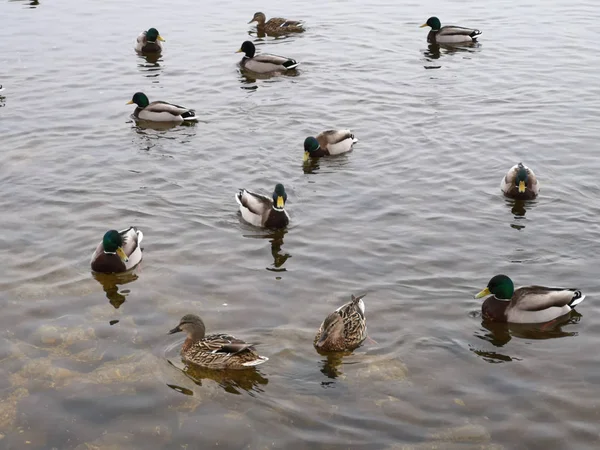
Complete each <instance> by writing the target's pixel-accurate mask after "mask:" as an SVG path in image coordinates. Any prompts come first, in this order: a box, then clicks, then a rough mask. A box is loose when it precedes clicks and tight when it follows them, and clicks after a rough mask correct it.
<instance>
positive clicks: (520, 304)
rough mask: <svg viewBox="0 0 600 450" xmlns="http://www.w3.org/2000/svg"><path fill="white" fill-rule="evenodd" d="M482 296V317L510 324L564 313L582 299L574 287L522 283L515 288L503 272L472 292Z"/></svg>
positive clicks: (543, 320)
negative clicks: (476, 291)
mask: <svg viewBox="0 0 600 450" xmlns="http://www.w3.org/2000/svg"><path fill="white" fill-rule="evenodd" d="M485 296H490V297H488V298H486V299H485V301H484V302H483V305H482V306H481V311H482V314H483V318H484V320H489V321H493V322H510V323H543V322H549V321H551V320H554V319H556V318H557V317H560V316H563V315H565V314H568V313H569V312H570V311H571V310H572V309H573V307H574V306H575V305H578V304H579V303H581V302H582V301H583V299H585V295H583V294H582V293H581V291H580V290H578V289H564V288H549V287H543V286H524V287H520V288H518V289H517V290H515V287H514V284H513V282H512V280H511V279H510V278H509V277H507V276H506V275H496V276H495V277H493V278H492V279H491V280H490V281H489V283H488V285H487V287H486V288H485V289H483V290H482V291H481V292H479V293H478V294H477V295H475V298H482V297H485Z"/></svg>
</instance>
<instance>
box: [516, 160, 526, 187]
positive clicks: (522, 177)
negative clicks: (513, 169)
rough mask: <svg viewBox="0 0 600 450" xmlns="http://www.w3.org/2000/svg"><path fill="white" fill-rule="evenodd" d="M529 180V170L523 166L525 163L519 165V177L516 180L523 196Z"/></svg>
mask: <svg viewBox="0 0 600 450" xmlns="http://www.w3.org/2000/svg"><path fill="white" fill-rule="evenodd" d="M528 178H529V173H528V172H527V168H526V167H525V166H524V165H523V163H519V165H518V166H517V176H516V178H515V185H516V186H517V188H518V189H519V192H520V193H521V194H522V193H524V192H525V189H526V188H527V179H528Z"/></svg>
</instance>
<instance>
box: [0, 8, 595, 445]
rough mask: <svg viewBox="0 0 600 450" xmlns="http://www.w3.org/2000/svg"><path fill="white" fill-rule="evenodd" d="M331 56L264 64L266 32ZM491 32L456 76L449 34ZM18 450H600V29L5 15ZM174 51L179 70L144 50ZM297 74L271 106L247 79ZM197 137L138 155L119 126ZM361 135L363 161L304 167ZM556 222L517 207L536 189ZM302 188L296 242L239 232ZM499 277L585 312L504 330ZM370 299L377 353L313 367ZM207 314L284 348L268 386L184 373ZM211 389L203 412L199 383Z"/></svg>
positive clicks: (273, 358)
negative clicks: (350, 307)
mask: <svg viewBox="0 0 600 450" xmlns="http://www.w3.org/2000/svg"><path fill="white" fill-rule="evenodd" d="M258 8H260V9H262V10H263V11H264V12H265V13H266V14H267V16H271V15H275V14H278V15H285V16H287V17H289V18H301V19H304V20H306V22H307V24H308V31H307V32H306V33H304V34H303V35H298V36H293V37H289V38H285V39H262V40H261V39H257V38H256V36H255V35H254V34H253V33H252V32H251V33H250V34H249V31H251V27H250V26H248V25H246V22H248V20H250V18H251V17H252V15H253V14H254V12H255V11H256V9H258ZM432 14H435V15H437V16H439V17H440V18H441V20H442V23H455V24H457V25H464V26H473V27H477V28H479V29H481V30H482V31H483V35H482V36H481V39H480V44H479V45H476V46H472V47H468V48H463V49H444V48H440V49H435V48H430V47H429V46H428V45H427V43H426V35H427V31H426V30H423V29H419V28H418V26H419V25H420V24H421V23H423V22H424V21H425V20H426V19H427V18H428V17H429V16H430V15H432ZM0 15H1V16H2V18H3V26H2V27H1V29H0V37H1V38H2V42H3V48H4V51H3V52H2V53H1V54H0V67H1V69H0V84H2V85H3V86H4V88H5V89H4V91H3V92H2V94H0V95H1V96H0V106H2V108H1V109H0V133H1V136H2V140H1V142H2V145H1V147H2V152H0V186H1V187H2V196H1V198H0V208H1V211H2V214H1V217H2V219H1V222H0V223H1V224H2V231H3V232H2V233H1V236H0V255H1V259H2V261H3V263H4V264H3V266H2V267H3V270H2V271H0V298H1V299H2V304H3V305H4V309H3V314H2V316H1V317H0V330H2V333H1V335H0V359H1V360H2V365H1V366H0V373H1V374H2V377H1V378H0V380H2V381H0V398H1V399H2V402H1V406H0V433H1V434H0V438H1V440H0V447H3V448H11V449H12V448H14V449H22V448H31V449H50V448H57V449H77V450H81V449H89V448H102V449H108V448H128V449H150V448H152V449H154V448H156V449H163V448H164V449H167V448H169V449H171V448H213V447H217V446H218V447H220V448H252V449H263V448H267V447H268V448H281V449H296V448H298V449H303V448H323V449H342V448H344V449H345V448H353V449H354V448H360V449H380V448H387V449H399V448H432V447H433V448H461V449H463V448H469V449H471V448H472V449H475V448H477V449H479V448H494V449H499V448H507V449H547V448H564V449H572V448H577V449H584V448H590V449H591V448H598V446H599V445H600V436H599V434H598V419H599V416H598V409H597V399H598V395H597V392H598V383H599V382H600V377H599V376H598V373H600V356H598V351H597V349H598V346H599V344H600V325H598V320H597V317H598V313H599V312H600V308H599V306H598V301H596V300H597V299H596V297H597V294H598V291H599V285H598V282H597V279H598V278H597V271H596V263H597V260H598V259H597V251H596V243H597V241H598V235H599V231H600V229H599V227H598V225H597V223H596V222H597V221H596V218H597V216H598V212H599V211H600V201H599V200H598V198H599V197H598V194H599V192H600V189H599V186H598V176H597V174H598V173H599V171H600V160H599V159H598V158H597V155H596V153H597V136H598V133H599V132H600V127H599V126H598V120H597V111H598V110H599V108H600V100H599V99H600V88H599V84H598V76H597V74H596V68H597V67H598V66H599V64H600V56H598V55H599V52H598V44H597V39H596V24H597V22H598V19H599V13H598V9H597V5H596V4H595V3H593V2H590V1H587V0H582V1H578V2H575V3H573V2H567V1H564V0H562V1H552V0H549V1H546V2H543V3H541V4H540V3H539V2H531V1H525V2H515V1H501V2H499V3H498V2H497V3H494V4H482V3H481V2H472V1H469V2H466V3H465V2H458V1H451V2H446V3H444V4H440V3H439V2H432V1H430V0H427V1H426V2H425V3H405V4H398V3H397V2H385V1H384V2H376V3H365V2H358V1H350V2H329V3H319V4H317V3H315V4H312V5H309V4H306V2H299V1H292V2H288V3H287V4H286V5H285V8H284V7H283V6H282V4H277V3H276V2H273V1H268V2H266V3H262V4H261V5H260V6H254V5H249V4H243V3H240V2H231V1H224V2H221V3H219V7H218V8H216V7H215V8H209V7H207V6H204V5H199V4H198V3H197V2H191V1H184V2H180V3H178V4H177V5H174V4H173V5H167V4H165V3H164V2H157V1H154V0H148V1H146V2H144V3H143V6H142V5H141V4H139V2H136V3H132V4H127V3H123V2H117V1H116V0H109V1H104V2H96V3H90V4H87V3H86V4H80V3H76V2H73V1H72V0H62V1H56V2H48V1H40V2H30V1H27V2H24V1H9V2H3V3H1V4H0ZM152 26H154V27H156V28H158V30H159V31H160V33H161V35H163V36H164V37H165V39H166V40H167V42H166V43H165V51H164V54H163V55H162V56H161V57H160V58H158V59H156V60H146V59H144V58H141V57H139V56H137V55H136V54H135V53H134V51H133V44H134V40H135V37H136V36H137V34H138V33H139V32H140V31H141V30H143V29H147V28H148V27H152ZM246 39H253V40H254V39H257V46H258V48H259V51H262V52H271V53H275V54H282V55H285V56H289V57H293V58H295V59H297V60H298V61H301V63H302V64H301V65H300V66H299V70H298V73H297V76H294V77H275V78H270V79H256V80H255V79H252V78H248V77H246V76H244V75H242V74H240V73H239V71H238V69H237V67H236V63H237V61H238V60H239V55H236V54H235V53H234V52H235V50H237V49H238V48H239V46H240V44H241V43H242V42H243V41H244V40H246ZM136 91H144V92H145V93H146V94H148V96H149V97H150V100H167V101H172V102H175V103H179V104H184V105H189V106H193V107H195V108H196V110H197V113H198V115H199V116H200V117H201V121H200V122H199V123H198V124H197V125H195V126H191V127H176V128H170V129H169V128H160V129H154V128H148V127H138V126H136V124H135V123H134V122H133V121H132V120H131V118H130V117H129V115H130V114H131V112H132V111H133V108H132V107H131V105H129V106H127V105H125V103H126V102H127V101H128V100H129V99H130V98H131V96H132V94H133V93H134V92H136ZM330 127H335V128H351V129H352V130H353V131H354V133H355V135H356V136H357V137H358V138H359V139H360V142H359V143H358V144H357V145H356V148H355V151H353V152H352V153H350V154H347V155H343V156H340V157H336V158H330V159H324V160H321V161H319V162H318V163H316V164H314V165H313V166H309V167H304V166H303V164H302V142H303V140H304V138H305V137H306V136H308V135H310V134H314V133H316V132H318V131H320V130H323V129H326V128H330ZM519 161H523V162H524V163H525V164H527V165H529V166H530V167H532V168H533V169H534V170H535V172H536V174H537V176H538V179H539V180H540V183H541V195H540V197H539V199H538V200H536V201H535V202H532V203H527V204H525V205H514V204H513V203H512V202H510V201H506V200H505V199H503V198H502V197H501V195H500V191H499V184H500V179H501V177H502V175H503V174H504V173H505V171H506V170H508V168H509V167H511V166H512V165H513V164H515V163H516V162H519ZM277 182H282V183H284V184H285V186H286V189H287V192H288V210H289V212H290V215H291V217H292V222H291V224H290V226H289V228H288V229H287V230H285V231H283V232H278V233H273V232H268V231H262V230H257V229H254V228H252V227H250V226H248V225H245V224H244V223H242V222H241V219H240V217H239V215H238V213H237V208H236V206H237V205H236V203H235V200H234V194H235V192H236V190H237V189H238V188H242V187H245V188H248V189H252V190H256V191H260V192H264V193H270V192H271V190H272V189H273V187H274V185H275V184H276V183H277ZM129 225H136V226H138V227H140V228H141V229H142V230H143V232H144V235H145V239H144V243H143V246H144V248H145V258H144V261H143V263H142V265H141V267H140V268H139V269H138V270H137V271H136V273H135V274H133V275H131V276H129V277H120V278H117V279H115V278H112V277H108V278H107V277H98V278H95V277H93V276H92V275H91V273H90V270H89V258H90V256H91V254H92V252H93V250H94V248H95V246H96V244H97V242H98V241H99V240H100V238H101V236H102V234H103V233H104V232H105V231H106V230H107V229H109V228H118V229H121V228H125V227H126V226H129ZM497 273H507V274H509V275H510V276H511V277H512V278H513V279H514V280H515V282H516V283H517V284H532V283H539V284H546V285H561V284H562V285H565V286H567V287H571V286H573V287H579V288H581V289H582V290H583V291H584V292H585V293H586V294H587V295H588V298H587V300H586V301H585V302H584V303H583V304H582V305H581V307H580V308H579V310H578V311H579V314H577V315H573V316H572V317H569V318H567V319H566V320H565V321H564V323H563V322H560V323H556V324H554V325H553V326H552V327H551V328H539V327H533V328H530V327H525V328H523V327H512V326H511V327H508V326H494V327H491V326H489V325H484V324H482V323H481V318H480V317H479V315H478V311H479V310H480V304H481V303H480V301H477V300H473V299H472V295H473V294H474V293H476V292H478V291H479V290H480V289H481V288H482V287H484V286H485V284H486V283H487V281H488V280H489V278H490V277H491V276H492V275H494V274H497ZM362 292H367V297H366V298H365V302H366V305H367V318H368V319H367V320H368V324H369V333H370V336H371V338H372V340H373V341H369V342H367V343H366V344H365V345H364V346H363V347H361V348H360V349H358V350H357V351H355V352H354V353H353V354H352V355H350V356H346V357H344V358H336V357H329V358H327V357H324V356H321V355H318V354H317V353H316V352H315V351H314V349H313V348H312V338H313V336H314V333H315V331H316V329H317V327H318V326H319V324H320V322H321V321H322V319H323V318H324V317H325V316H326V315H327V314H328V313H329V312H330V311H332V310H333V309H335V308H337V307H338V306H339V305H341V304H342V303H343V302H345V301H347V300H348V299H349V298H350V294H352V293H354V294H358V293H362ZM186 313H197V314H201V315H202V317H203V318H204V320H205V322H206V324H207V327H208V330H209V331H215V332H217V331H221V332H231V333H235V334H236V335H238V336H239V337H242V338H244V339H245V340H247V341H251V342H257V343H259V344H260V347H259V348H260V352H261V353H262V354H264V355H267V356H268V357H269V358H270V360H269V362H268V363H267V364H265V365H263V366H261V367H260V368H259V370H258V371H256V372H253V373H250V374H245V375H239V374H236V375H231V376H229V377H226V376H224V375H223V374H215V373H207V372H205V371H204V372H203V371H199V372H196V373H194V371H191V372H190V371H187V370H186V371H185V372H183V371H182V370H181V369H182V368H183V367H182V364H181V362H180V360H179V358H178V356H177V352H178V348H179V345H180V344H181V342H182V337H179V336H178V335H175V336H167V335H166V333H167V331H168V330H169V329H171V328H173V327H174V326H175V325H176V324H177V323H178V321H179V319H180V317H181V316H183V315H184V314H186ZM192 378H195V379H196V382H194V381H193V380H192Z"/></svg>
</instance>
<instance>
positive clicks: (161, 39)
mask: <svg viewBox="0 0 600 450" xmlns="http://www.w3.org/2000/svg"><path fill="white" fill-rule="evenodd" d="M156 39H158V40H159V41H163V42H167V41H165V40H164V38H163V37H162V36H161V35H160V34H159V35H158V37H157V38H156Z"/></svg>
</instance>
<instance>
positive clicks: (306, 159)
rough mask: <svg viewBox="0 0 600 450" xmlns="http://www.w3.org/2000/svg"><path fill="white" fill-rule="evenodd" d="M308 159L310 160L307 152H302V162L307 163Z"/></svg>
mask: <svg viewBox="0 0 600 450" xmlns="http://www.w3.org/2000/svg"><path fill="white" fill-rule="evenodd" d="M308 158H310V155H309V154H308V152H304V158H303V160H304V162H306V161H308Z"/></svg>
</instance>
